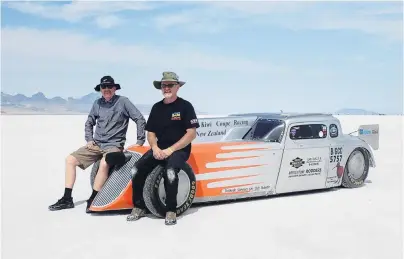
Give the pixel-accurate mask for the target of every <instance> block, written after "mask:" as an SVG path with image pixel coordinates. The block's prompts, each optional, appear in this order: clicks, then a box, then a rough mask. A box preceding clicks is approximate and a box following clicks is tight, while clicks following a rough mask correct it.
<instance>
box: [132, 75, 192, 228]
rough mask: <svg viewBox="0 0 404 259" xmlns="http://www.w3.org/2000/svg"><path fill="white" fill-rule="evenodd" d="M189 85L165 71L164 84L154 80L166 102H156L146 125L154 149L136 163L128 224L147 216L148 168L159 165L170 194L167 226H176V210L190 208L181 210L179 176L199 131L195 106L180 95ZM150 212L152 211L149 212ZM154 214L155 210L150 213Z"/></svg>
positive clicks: (184, 208)
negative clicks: (178, 93) (132, 206)
mask: <svg viewBox="0 0 404 259" xmlns="http://www.w3.org/2000/svg"><path fill="white" fill-rule="evenodd" d="M184 84H185V82H183V81H180V80H179V77H178V75H177V74H176V73H174V72H170V71H167V72H163V77H162V79H161V80H160V81H153V85H154V87H155V88H156V89H159V90H161V92H162V94H163V96H164V99H163V100H161V101H159V102H157V103H155V104H154V105H153V107H152V110H151V112H150V115H149V119H148V120H147V124H146V128H145V129H146V131H147V140H148V142H149V144H150V146H151V149H150V150H149V151H147V152H146V153H145V154H144V155H143V156H142V157H141V158H140V159H139V160H138V161H137V163H136V165H135V168H134V170H135V172H136V174H134V176H133V179H132V187H133V189H132V191H133V197H132V199H133V205H134V209H133V210H132V213H131V214H130V215H129V216H128V217H127V220H128V221H132V220H137V219H139V218H141V217H142V216H144V215H145V211H146V205H145V202H144V200H143V187H144V181H145V179H146V177H147V175H148V174H149V173H150V170H149V169H148V168H155V167H156V166H157V165H162V166H163V167H164V174H163V177H164V186H165V191H166V200H165V204H166V205H165V206H164V208H165V210H166V211H165V212H166V219H165V224H166V225H173V224H176V222H177V220H176V211H177V210H178V209H179V210H186V209H187V207H184V206H189V204H188V205H181V207H180V208H178V207H177V193H178V173H179V171H180V170H181V169H182V168H183V167H184V165H185V163H186V161H187V160H188V159H189V156H190V153H191V142H192V141H193V140H194V139H195V137H196V129H197V128H199V123H198V118H197V117H196V114H195V110H194V107H193V106H192V104H191V103H190V102H189V101H187V100H185V99H183V98H181V97H179V96H178V95H177V92H178V90H179V89H180V87H181V86H183V85H184ZM149 210H150V209H149ZM150 211H151V210H150Z"/></svg>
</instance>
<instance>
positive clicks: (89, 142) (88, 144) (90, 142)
mask: <svg viewBox="0 0 404 259" xmlns="http://www.w3.org/2000/svg"><path fill="white" fill-rule="evenodd" d="M94 146H95V142H94V141H88V142H87V145H86V147H87V148H94Z"/></svg>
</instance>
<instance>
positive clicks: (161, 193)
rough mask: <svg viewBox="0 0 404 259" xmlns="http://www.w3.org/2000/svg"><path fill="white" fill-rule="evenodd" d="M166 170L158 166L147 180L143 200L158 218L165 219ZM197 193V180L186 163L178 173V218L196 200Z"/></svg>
mask: <svg viewBox="0 0 404 259" xmlns="http://www.w3.org/2000/svg"><path fill="white" fill-rule="evenodd" d="M163 172H164V168H163V167H162V166H160V165H159V166H157V167H156V168H155V169H154V170H153V171H152V172H151V173H150V174H149V176H148V177H147V178H146V181H145V185H144V189H143V199H144V202H145V204H146V207H147V208H148V209H149V211H150V212H151V213H152V214H153V215H155V216H156V217H165V213H166V204H165V198H166V193H165V188H164V178H163ZM195 193H196V178H195V175H194V172H193V170H192V168H191V167H190V166H189V165H188V164H187V163H185V165H184V167H183V168H182V170H181V171H180V172H179V173H178V193H177V211H176V213H177V216H178V215H181V214H182V213H184V212H185V211H186V210H187V209H188V208H189V207H190V206H191V205H192V202H193V200H194V197H195Z"/></svg>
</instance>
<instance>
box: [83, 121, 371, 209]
mask: <svg viewBox="0 0 404 259" xmlns="http://www.w3.org/2000/svg"><path fill="white" fill-rule="evenodd" d="M199 123H200V125H201V127H200V128H199V129H198V137H197V139H196V141H195V142H194V143H193V145H192V152H191V156H190V158H189V160H188V162H187V164H186V166H185V167H184V168H183V169H182V170H181V171H180V173H179V185H178V195H177V201H178V207H177V214H178V215H180V214H182V213H183V212H184V211H186V210H187V209H188V208H189V207H190V206H191V205H192V204H195V203H207V202H213V201H224V200H237V199H243V198H251V197H258V196H269V195H276V194H282V193H290V192H300V191H308V190H318V189H325V188H333V187H339V186H343V187H347V188H354V187H358V186H360V185H362V184H363V183H364V181H365V179H366V178H367V176H368V172H369V167H375V166H376V164H375V158H374V155H373V150H377V149H378V145H379V125H378V124H373V125H361V126H360V127H359V130H358V135H357V136H354V135H351V134H342V128H341V124H340V121H339V120H338V119H337V118H336V117H334V116H332V115H328V114H294V115H288V114H245V115H232V116H228V117H215V118H202V119H199ZM149 148H150V147H149V146H143V147H136V148H132V149H129V150H128V151H127V152H125V155H126V158H127V162H126V163H125V164H124V165H122V166H119V167H113V168H111V170H110V175H109V178H108V179H107V181H106V183H105V185H104V186H103V188H102V189H101V190H100V191H99V193H98V194H97V196H96V197H95V199H94V201H93V203H92V205H91V207H90V210H91V211H94V212H97V211H109V210H122V209H131V208H133V204H132V182H131V180H132V173H133V172H132V170H131V169H132V168H133V166H134V164H135V162H136V161H137V160H138V159H139V158H140V157H141V155H142V154H143V153H145V152H146V151H147V150H148V149H149ZM98 165H99V161H98V162H96V163H95V164H94V165H93V168H92V172H91V186H92V185H93V181H94V178H95V174H96V172H97V170H98ZM162 172H163V170H162V167H160V166H158V167H156V168H155V169H154V170H153V171H152V172H151V173H150V174H149V176H148V177H147V179H146V183H145V187H144V190H143V195H144V199H145V203H146V205H147V208H148V209H149V211H150V212H151V213H153V214H154V215H155V216H157V217H163V216H164V215H165V209H164V207H165V203H164V200H165V190H164V183H163V181H164V179H163V178H162Z"/></svg>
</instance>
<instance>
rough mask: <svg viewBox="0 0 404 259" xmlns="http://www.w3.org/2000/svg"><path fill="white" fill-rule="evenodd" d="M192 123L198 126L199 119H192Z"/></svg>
mask: <svg viewBox="0 0 404 259" xmlns="http://www.w3.org/2000/svg"><path fill="white" fill-rule="evenodd" d="M190 122H191V124H196V123H198V119H192V120H191V121H190Z"/></svg>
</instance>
